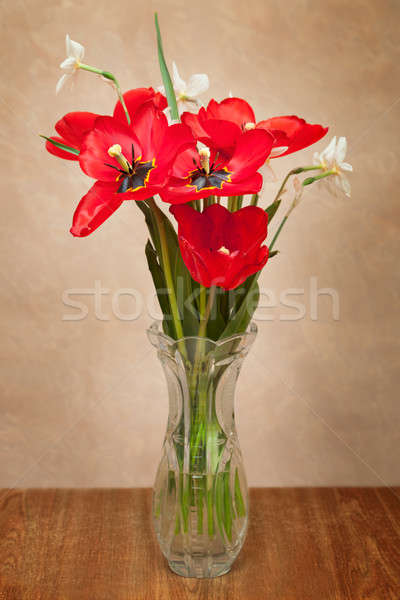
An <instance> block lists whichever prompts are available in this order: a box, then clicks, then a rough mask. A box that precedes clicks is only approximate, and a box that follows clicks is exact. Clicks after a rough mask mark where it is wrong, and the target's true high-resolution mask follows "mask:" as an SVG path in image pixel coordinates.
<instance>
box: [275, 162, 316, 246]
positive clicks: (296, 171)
mask: <svg viewBox="0 0 400 600" xmlns="http://www.w3.org/2000/svg"><path fill="white" fill-rule="evenodd" d="M322 168H323V167H322V165H310V166H308V167H297V168H296V169H292V170H291V171H289V173H288V174H287V175H286V177H285V179H284V180H283V181H282V185H281V187H280V188H279V190H278V193H277V194H276V196H275V200H274V202H278V200H279V198H280V197H281V195H282V194H283V192H284V190H285V185H286V184H287V182H288V180H289V178H290V177H292V175H299V174H300V173H305V172H306V171H318V170H321V169H322ZM322 177H326V175H325V174H324V173H323V174H321V175H316V176H315V177H308V179H305V180H304V181H303V185H309V184H307V183H305V182H306V181H307V180H312V181H309V183H313V181H315V180H316V179H322ZM292 210H293V205H292V206H291V207H290V209H289V210H288V212H287V213H286V215H285V216H284V217H283V219H282V221H281V223H280V225H279V227H278V229H277V230H276V232H275V235H274V237H273V238H272V241H271V243H270V245H269V251H270V252H271V250H272V248H273V247H274V245H275V242H276V240H277V239H278V237H279V234H280V233H281V231H282V229H283V227H284V225H285V223H286V221H287V220H288V217H289V215H290V213H291V212H292Z"/></svg>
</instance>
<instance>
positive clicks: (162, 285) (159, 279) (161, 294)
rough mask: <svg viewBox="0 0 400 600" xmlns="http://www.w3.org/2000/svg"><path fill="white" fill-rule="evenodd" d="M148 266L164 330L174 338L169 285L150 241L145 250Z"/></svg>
mask: <svg viewBox="0 0 400 600" xmlns="http://www.w3.org/2000/svg"><path fill="white" fill-rule="evenodd" d="M145 253H146V258H147V265H148V267H149V271H150V273H151V276H152V278H153V283H154V287H155V289H156V293H157V298H158V302H159V304H160V308H161V310H162V313H163V315H164V319H163V328H164V331H165V333H166V334H167V335H169V336H171V337H172V334H173V332H172V329H173V327H172V320H171V307H170V304H169V299H168V294H167V293H166V290H167V284H166V282H165V277H164V273H163V271H162V269H161V267H160V264H159V262H158V258H157V252H156V251H155V250H154V248H153V246H152V244H151V242H150V240H147V244H146V248H145Z"/></svg>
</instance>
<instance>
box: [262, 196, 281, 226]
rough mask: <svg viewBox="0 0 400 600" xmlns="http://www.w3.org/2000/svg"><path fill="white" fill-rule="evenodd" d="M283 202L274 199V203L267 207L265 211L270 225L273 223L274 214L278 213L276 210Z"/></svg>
mask: <svg viewBox="0 0 400 600" xmlns="http://www.w3.org/2000/svg"><path fill="white" fill-rule="evenodd" d="M280 204H281V201H280V200H278V201H276V200H274V201H273V203H272V204H270V205H269V206H268V207H267V208H266V209H265V212H266V213H267V215H268V225H269V224H270V223H271V221H272V219H273V218H274V215H275V213H276V211H277V210H278V208H279V206H280Z"/></svg>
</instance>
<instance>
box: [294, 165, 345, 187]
mask: <svg viewBox="0 0 400 600" xmlns="http://www.w3.org/2000/svg"><path fill="white" fill-rule="evenodd" d="M330 175H337V171H336V169H331V170H329V171H324V173H321V175H315V176H314V177H307V178H306V179H305V180H304V181H303V183H302V185H303V187H304V186H306V185H310V184H311V183H314V181H318V180H319V179H324V177H329V176H330Z"/></svg>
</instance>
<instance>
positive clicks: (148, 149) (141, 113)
mask: <svg viewBox="0 0 400 600" xmlns="http://www.w3.org/2000/svg"><path fill="white" fill-rule="evenodd" d="M133 129H134V131H135V135H136V136H137V138H138V140H139V143H140V146H141V148H142V160H143V161H146V160H152V159H153V158H154V156H155V155H156V153H157V149H158V148H159V146H160V142H161V140H162V139H163V137H164V135H165V132H166V130H167V129H168V121H167V117H166V116H165V115H164V114H163V113H162V112H160V111H159V110H157V109H156V108H155V106H154V104H152V103H151V102H147V103H146V104H143V105H142V106H141V107H140V108H139V110H138V111H137V112H136V115H135V122H134V124H133Z"/></svg>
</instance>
